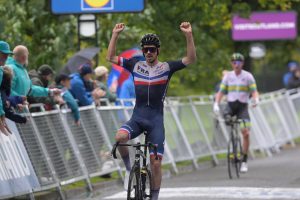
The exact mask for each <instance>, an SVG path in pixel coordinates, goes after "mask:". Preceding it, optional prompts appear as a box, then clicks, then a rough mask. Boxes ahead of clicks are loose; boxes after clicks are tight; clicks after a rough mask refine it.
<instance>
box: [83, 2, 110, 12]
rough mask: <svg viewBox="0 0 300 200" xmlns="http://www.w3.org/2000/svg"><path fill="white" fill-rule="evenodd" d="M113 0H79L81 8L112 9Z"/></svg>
mask: <svg viewBox="0 0 300 200" xmlns="http://www.w3.org/2000/svg"><path fill="white" fill-rule="evenodd" d="M113 9H114V0H81V10H92V11H93V10H94V11H97V10H113Z"/></svg>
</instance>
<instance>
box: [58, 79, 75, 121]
mask: <svg viewBox="0 0 300 200" xmlns="http://www.w3.org/2000/svg"><path fill="white" fill-rule="evenodd" d="M70 79H71V78H70V77H69V76H68V75H66V74H60V75H58V76H57V77H56V78H55V83H56V87H57V88H59V89H61V90H62V93H61V95H62V97H63V99H64V101H65V102H66V103H67V105H68V106H69V108H70V109H71V110H72V113H73V117H74V120H75V124H76V125H78V126H79V125H80V121H79V119H80V114H79V110H78V104H77V102H76V100H75V99H74V97H73V96H72V94H71V93H70V92H69V89H70V87H71V82H70Z"/></svg>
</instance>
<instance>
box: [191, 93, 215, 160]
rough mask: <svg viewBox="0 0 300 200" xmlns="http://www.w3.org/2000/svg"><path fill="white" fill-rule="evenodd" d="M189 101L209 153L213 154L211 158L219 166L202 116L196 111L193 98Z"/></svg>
mask: <svg viewBox="0 0 300 200" xmlns="http://www.w3.org/2000/svg"><path fill="white" fill-rule="evenodd" d="M189 101H190V105H191V108H192V111H193V114H194V116H195V118H196V121H197V123H198V125H199V128H200V130H201V132H202V134H203V136H204V139H205V142H206V144H207V146H208V149H209V151H210V153H211V156H212V158H213V161H214V164H215V165H218V164H219V161H218V158H217V156H216V153H215V151H214V150H213V148H212V145H211V144H210V142H209V139H208V136H207V132H206V130H205V128H204V126H203V123H202V121H201V118H200V116H199V114H198V112H197V109H196V107H195V104H194V102H193V101H192V99H191V98H189Z"/></svg>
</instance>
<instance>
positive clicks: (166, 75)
mask: <svg viewBox="0 0 300 200" xmlns="http://www.w3.org/2000/svg"><path fill="white" fill-rule="evenodd" d="M124 28H125V25H124V24H123V23H120V24H116V25H115V27H114V29H113V33H112V37H111V40H110V43H109V47H108V55H107V60H108V61H110V62H111V63H114V64H117V65H119V66H122V67H124V68H125V69H127V70H129V71H130V72H131V74H132V75H133V79H134V87H135V93H136V104H135V107H134V111H133V114H132V117H131V119H130V120H129V121H128V122H126V123H125V124H124V125H123V126H122V127H121V128H120V129H119V130H118V132H117V134H116V141H117V142H122V143H126V142H127V141H128V140H130V139H134V138H136V137H137V136H139V135H140V134H141V133H142V132H143V131H147V132H148V134H149V135H148V137H149V141H150V142H151V143H153V144H156V145H157V150H158V156H159V158H160V159H158V160H155V158H154V156H153V152H151V151H150V165H151V172H152V174H153V179H152V188H151V191H152V198H151V199H152V200H157V199H158V195H159V190H160V185H161V177H162V174H161V159H162V156H163V153H164V140H165V134H164V123H163V105H164V104H163V102H164V98H165V95H166V91H167V86H168V83H169V81H170V78H171V76H172V75H173V73H174V72H176V71H177V70H180V69H183V68H185V67H186V66H187V65H189V64H191V63H193V62H195V61H196V50H195V45H194V40H193V34H192V26H191V24H190V23H189V22H183V23H181V25H180V29H181V31H182V32H183V33H184V35H185V38H186V42H187V55H186V56H185V57H184V58H182V59H181V60H177V61H169V62H160V61H158V55H159V53H160V40H159V38H158V36H157V35H156V34H146V35H144V36H143V37H142V39H141V47H142V51H143V55H144V56H145V58H146V61H139V60H137V59H135V58H131V59H125V58H122V57H118V56H116V43H117V40H118V37H119V34H120V33H121V32H122V31H123V30H124ZM119 152H120V154H121V157H122V160H123V161H124V164H125V166H126V173H125V181H124V187H125V189H127V184H128V179H129V173H130V170H131V165H130V159H129V152H128V148H127V147H126V148H124V147H119Z"/></svg>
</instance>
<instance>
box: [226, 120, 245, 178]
mask: <svg viewBox="0 0 300 200" xmlns="http://www.w3.org/2000/svg"><path fill="white" fill-rule="evenodd" d="M224 118H225V123H226V125H228V126H230V138H229V141H228V147H227V166H228V175H229V178H230V179H232V178H233V174H234V171H235V174H236V177H237V178H239V177H240V168H241V163H242V158H243V153H242V152H243V151H242V144H241V138H240V132H239V129H240V126H239V125H240V124H241V123H243V120H241V119H238V118H237V117H236V116H234V117H231V116H230V115H228V116H225V117H224Z"/></svg>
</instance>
